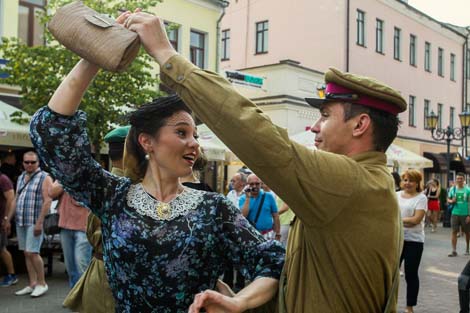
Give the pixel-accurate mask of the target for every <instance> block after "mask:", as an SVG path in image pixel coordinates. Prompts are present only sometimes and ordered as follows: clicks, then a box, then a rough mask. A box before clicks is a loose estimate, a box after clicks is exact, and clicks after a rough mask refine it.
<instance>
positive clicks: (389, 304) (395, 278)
mask: <svg viewBox="0 0 470 313" xmlns="http://www.w3.org/2000/svg"><path fill="white" fill-rule="evenodd" d="M398 218H399V221H400V223H399V224H400V231H399V234H398V236H397V249H398V251H397V252H398V253H397V255H398V260H397V267H396V269H395V275H393V284H392V289H390V293H389V295H388V299H387V304H386V305H385V309H384V313H389V312H390V311H391V310H392V299H393V298H394V297H395V293H396V291H397V289H398V281H399V280H400V257H401V243H402V242H403V222H401V214H400V210H398Z"/></svg>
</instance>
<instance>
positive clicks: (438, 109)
mask: <svg viewBox="0 0 470 313" xmlns="http://www.w3.org/2000/svg"><path fill="white" fill-rule="evenodd" d="M442 107H443V105H442V103H438V104H437V115H438V119H437V127H438V128H442Z"/></svg>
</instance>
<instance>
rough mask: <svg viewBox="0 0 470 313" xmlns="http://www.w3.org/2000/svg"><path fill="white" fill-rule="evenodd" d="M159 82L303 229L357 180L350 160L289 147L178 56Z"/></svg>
mask: <svg viewBox="0 0 470 313" xmlns="http://www.w3.org/2000/svg"><path fill="white" fill-rule="evenodd" d="M161 78H162V82H163V83H164V84H165V85H167V86H168V87H170V88H171V89H173V90H175V91H176V92H177V93H178V94H179V95H180V97H181V98H182V99H183V100H184V102H185V103H186V104H187V105H188V106H189V107H190V108H191V109H192V110H193V111H194V112H195V114H196V115H197V116H198V117H199V118H200V119H201V120H202V121H204V123H206V124H207V126H208V127H209V128H210V129H211V130H212V131H213V132H214V133H215V134H216V135H217V137H219V138H220V139H221V140H222V141H223V142H224V143H225V144H226V145H227V146H228V147H229V148H230V149H231V150H232V151H233V152H234V153H235V154H236V155H237V156H238V157H239V158H240V159H241V160H242V161H243V162H244V163H245V164H246V165H247V166H248V167H249V168H250V169H251V170H253V171H254V172H255V173H256V174H257V175H258V176H259V177H260V178H261V179H262V180H263V181H264V182H265V183H267V184H268V185H269V186H270V187H271V188H272V189H273V190H274V191H275V192H276V194H278V195H279V196H280V197H281V198H282V199H283V200H285V202H286V203H288V205H289V206H290V207H291V208H292V210H293V211H294V212H295V214H296V215H297V217H298V218H300V219H301V220H302V221H303V222H304V223H305V224H306V225H312V224H319V223H320V224H324V223H328V222H329V221H331V220H332V219H333V218H334V217H335V216H337V215H338V214H339V212H340V211H341V210H342V209H343V208H344V207H345V206H346V205H347V199H348V197H350V196H351V195H352V193H353V190H354V187H355V184H354V177H356V175H357V173H356V171H357V169H356V165H355V162H354V161H353V160H352V159H350V158H347V157H345V156H340V155H336V154H331V153H327V152H320V151H312V150H309V149H307V148H306V147H304V146H302V145H300V144H297V143H295V142H292V141H291V140H290V139H289V136H288V133H287V130H286V129H284V128H281V127H278V126H276V125H274V124H273V123H272V122H271V120H270V118H269V117H268V116H267V115H266V114H265V113H263V111H262V110H261V109H260V108H259V107H257V106H256V105H255V104H253V103H252V102H251V101H250V100H249V99H247V98H245V97H243V96H242V95H240V94H239V93H238V92H237V91H236V90H235V89H234V88H233V87H232V86H231V84H230V83H229V82H228V81H227V80H225V79H224V78H222V77H221V76H219V75H218V74H216V73H213V72H210V71H204V70H201V69H199V68H198V67H196V66H194V65H193V64H191V63H190V62H189V61H187V60H186V59H185V58H183V57H181V56H179V55H176V56H173V57H172V58H170V60H168V62H167V63H166V64H164V65H163V66H162V68H161Z"/></svg>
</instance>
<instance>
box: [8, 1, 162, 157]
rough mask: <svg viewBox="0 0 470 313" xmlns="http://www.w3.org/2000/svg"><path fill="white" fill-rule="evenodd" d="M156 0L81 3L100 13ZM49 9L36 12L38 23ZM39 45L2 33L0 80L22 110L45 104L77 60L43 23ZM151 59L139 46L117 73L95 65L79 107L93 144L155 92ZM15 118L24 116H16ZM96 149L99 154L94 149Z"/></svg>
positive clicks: (57, 4) (44, 19) (51, 3)
mask: <svg viewBox="0 0 470 313" xmlns="http://www.w3.org/2000/svg"><path fill="white" fill-rule="evenodd" d="M159 1H160V0H140V1H136V0H127V1H125V0H116V1H97V0H88V1H87V0H85V1H83V3H84V4H85V5H87V6H89V7H91V8H93V9H95V10H96V11H97V12H100V13H107V14H109V15H111V16H116V15H118V14H119V13H118V9H128V10H131V11H133V10H134V9H135V8H137V7H139V8H142V9H143V10H146V9H148V8H150V7H153V6H155V5H156V4H157V3H158V2H159ZM70 2H71V1H70V0H49V1H48V5H47V9H46V12H55V11H56V9H57V8H59V7H61V6H63V5H65V4H66V3H70ZM50 18H51V15H49V13H45V14H44V15H43V16H42V17H41V22H42V23H43V24H44V27H45V25H46V23H47V22H48V20H50ZM45 42H46V45H45V46H34V47H29V46H27V45H25V44H23V43H22V42H20V41H19V40H18V38H3V39H2V43H1V45H0V53H1V54H2V56H3V58H4V59H6V60H8V63H7V64H6V66H5V68H4V69H3V70H2V71H3V72H5V73H7V74H8V78H6V79H4V80H3V82H4V83H6V84H8V85H13V86H18V87H19V88H20V95H21V96H22V97H21V100H20V101H21V104H22V106H23V110H24V111H26V112H28V113H30V114H32V113H34V112H35V111H36V110H37V109H39V108H40V107H42V106H44V105H46V104H47V103H48V101H49V99H50V97H51V96H52V94H53V93H54V91H55V89H56V88H57V87H58V86H59V84H60V82H61V81H62V80H63V79H64V77H65V76H66V75H67V73H69V72H70V70H71V69H72V68H73V66H74V65H75V64H76V63H77V62H78V60H79V57H78V56H77V55H75V54H74V53H72V52H70V51H69V50H67V49H65V48H64V47H63V46H62V45H58V44H57V42H56V41H55V42H54V39H53V38H52V36H51V34H50V33H49V32H48V31H47V28H46V27H45ZM151 69H152V60H151V58H150V57H149V56H148V55H147V54H146V53H145V51H143V49H141V51H140V53H139V56H138V57H137V58H136V60H135V61H134V62H133V63H132V64H131V66H130V67H129V68H128V69H127V71H125V72H123V73H111V72H108V71H100V72H99V74H98V75H97V76H96V78H95V79H94V81H93V82H92V84H91V85H90V87H89V89H88V91H87V92H86V94H85V96H84V98H83V100H82V103H81V105H80V109H81V110H83V111H85V112H86V113H87V116H88V123H87V128H88V135H89V137H90V141H91V142H92V144H93V146H94V147H95V148H97V150H98V151H99V148H100V147H101V145H102V142H103V141H102V138H103V137H104V135H105V134H106V133H107V132H108V131H109V130H110V128H112V124H123V123H125V121H124V116H125V114H126V112H128V111H129V109H130V108H134V107H138V106H140V105H141V104H143V103H145V102H148V101H150V100H151V99H153V98H155V97H157V96H158V95H159V94H158V92H157V91H156V85H157V83H158V81H157V79H156V78H155V77H153V75H152V74H151ZM16 119H17V121H20V122H21V120H24V118H22V117H21V116H16ZM98 155H99V154H98Z"/></svg>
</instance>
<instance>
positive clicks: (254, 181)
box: [248, 176, 261, 197]
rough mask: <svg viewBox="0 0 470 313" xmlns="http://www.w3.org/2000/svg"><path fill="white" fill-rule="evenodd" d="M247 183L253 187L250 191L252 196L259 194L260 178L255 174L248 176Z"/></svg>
mask: <svg viewBox="0 0 470 313" xmlns="http://www.w3.org/2000/svg"><path fill="white" fill-rule="evenodd" d="M248 185H249V186H250V188H251V189H253V191H252V192H251V195H252V196H253V197H257V196H258V194H259V190H260V188H261V180H260V179H259V178H258V177H256V176H252V177H249V178H248Z"/></svg>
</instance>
